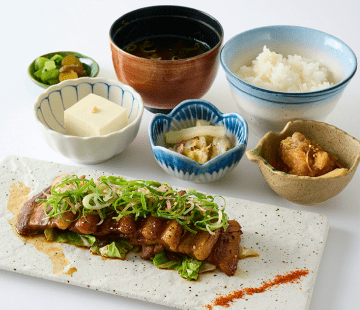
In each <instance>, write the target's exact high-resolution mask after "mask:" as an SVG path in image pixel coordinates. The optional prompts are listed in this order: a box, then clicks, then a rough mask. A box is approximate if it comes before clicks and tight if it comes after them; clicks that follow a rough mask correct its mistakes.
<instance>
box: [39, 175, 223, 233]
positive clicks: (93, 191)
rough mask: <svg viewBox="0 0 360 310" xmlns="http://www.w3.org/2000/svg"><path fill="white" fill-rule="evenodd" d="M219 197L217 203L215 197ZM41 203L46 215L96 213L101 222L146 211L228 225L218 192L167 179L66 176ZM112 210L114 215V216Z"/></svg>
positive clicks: (205, 226) (189, 225)
mask: <svg viewBox="0 0 360 310" xmlns="http://www.w3.org/2000/svg"><path fill="white" fill-rule="evenodd" d="M217 197H220V198H222V199H223V202H224V206H223V207H219V205H218V204H217V203H216V202H215V198H217ZM37 201H39V202H42V203H44V212H45V214H46V216H48V217H58V216H61V217H62V215H63V214H64V213H66V212H73V213H74V214H77V215H78V216H77V217H76V219H77V218H79V217H80V215H84V217H85V218H86V214H95V213H96V214H99V216H100V218H101V222H100V223H99V224H101V223H102V222H103V220H104V218H106V216H107V215H108V214H112V216H113V219H120V218H122V217H123V216H125V215H130V216H133V217H134V218H135V220H137V219H139V218H141V217H143V218H145V217H146V216H147V215H151V216H154V217H162V218H165V219H175V220H176V221H177V222H178V223H179V224H180V225H181V226H182V227H183V228H184V229H186V230H189V231H191V232H194V233H196V229H200V230H204V231H208V232H209V233H211V234H213V231H214V230H216V229H218V228H221V227H223V228H224V229H225V230H226V228H227V226H228V217H227V215H226V213H225V212H224V209H225V200H224V198H223V197H221V196H211V195H206V194H204V193H199V192H197V191H195V190H193V189H189V190H188V191H187V192H185V191H180V192H179V191H177V190H175V189H173V188H172V187H171V185H170V184H168V183H160V182H154V181H143V180H126V179H125V178H123V177H117V176H102V177H100V178H99V179H98V180H94V179H89V180H88V179H85V178H79V177H78V176H76V175H73V176H66V177H64V178H63V179H62V180H61V182H58V183H57V184H56V185H55V186H53V187H52V188H51V192H50V194H48V195H47V198H46V199H39V200H37ZM114 214H115V216H114Z"/></svg>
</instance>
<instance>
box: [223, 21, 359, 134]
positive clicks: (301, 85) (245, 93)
mask: <svg viewBox="0 0 360 310" xmlns="http://www.w3.org/2000/svg"><path fill="white" fill-rule="evenodd" d="M220 62H221V65H222V67H223V69H224V71H225V74H226V77H227V80H228V82H229V85H230V89H231V93H232V95H233V97H234V98H235V100H236V103H237V106H238V108H239V112H240V113H241V114H242V115H243V116H244V118H245V119H246V121H247V122H248V125H249V128H250V129H251V130H252V131H253V132H254V133H255V134H257V135H258V136H263V135H265V134H266V133H267V132H269V131H273V132H279V131H281V130H282V128H283V127H284V126H285V125H286V124H287V122H289V121H291V120H295V119H310V120H316V121H324V120H325V119H326V117H327V116H328V114H330V113H331V112H332V111H333V109H334V108H335V106H336V104H337V103H338V101H339V99H340V97H341V94H342V93H343V91H344V89H345V87H346V86H347V85H348V83H349V82H350V80H351V78H352V77H353V76H354V74H355V72H356V68H357V60H356V56H355V54H354V52H353V51H352V50H351V48H350V47H349V46H347V45H346V44H345V43H344V42H342V41H341V40H339V39H337V38H336V37H334V36H332V35H329V34H327V33H324V32H321V31H318V30H314V29H310V28H304V27H298V26H268V27H262V28H256V29H252V30H248V31H245V32H243V33H240V34H238V35H236V36H234V37H233V38H231V39H230V40H229V41H227V43H226V44H225V45H224V47H223V49H222V51H221V54H220Z"/></svg>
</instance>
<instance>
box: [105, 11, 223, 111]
mask: <svg viewBox="0 0 360 310" xmlns="http://www.w3.org/2000/svg"><path fill="white" fill-rule="evenodd" d="M160 36H176V37H182V38H184V37H185V38H191V39H195V40H197V41H199V42H201V43H205V44H206V45H208V47H209V50H208V51H207V52H205V53H203V54H200V55H198V56H194V57H191V58H186V59H180V60H154V59H147V58H142V57H138V56H134V55H132V54H130V53H128V52H126V51H125V47H126V46H128V45H129V44H131V43H134V42H137V41H139V40H142V39H151V38H154V37H160ZM223 36H224V35H223V29H222V26H221V25H220V23H219V22H218V21H217V20H215V19H214V18H213V17H211V16H210V15H208V14H206V13H204V12H201V11H198V10H196V9H192V8H187V7H181V6H151V7H145V8H141V9H138V10H135V11H132V12H129V13H127V14H125V15H124V16H122V17H120V18H119V19H117V20H116V21H115V22H114V23H113V25H112V26H111V28H110V46H111V53H112V60H113V64H114V68H115V72H116V76H117V78H118V80H119V81H121V82H122V83H124V84H128V85H130V86H131V87H133V88H134V89H135V90H136V91H137V92H138V93H139V94H140V95H141V96H142V98H143V100H144V104H145V108H147V109H148V110H150V111H151V112H154V113H158V112H160V113H169V112H170V111H171V110H172V109H173V108H174V107H175V106H176V105H177V104H179V103H180V102H182V101H184V100H186V99H198V98H201V97H202V96H203V95H204V94H205V93H206V92H207V91H208V90H209V88H210V86H211V85H212V83H213V81H214V79H215V77H216V74H217V71H218V69H219V63H220V62H219V52H220V47H221V44H222V41H223Z"/></svg>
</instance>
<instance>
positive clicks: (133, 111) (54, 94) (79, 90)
mask: <svg viewBox="0 0 360 310" xmlns="http://www.w3.org/2000/svg"><path fill="white" fill-rule="evenodd" d="M90 93H93V94H96V95H99V96H102V97H104V98H106V99H108V100H110V101H112V102H114V103H116V104H119V105H121V106H122V107H124V108H125V109H126V110H127V112H128V121H129V125H128V126H126V127H124V128H123V129H121V130H119V131H115V132H113V133H109V134H107V135H104V136H97V137H78V136H69V135H65V128H64V111H65V110H66V109H68V108H70V107H71V106H72V105H74V104H75V103H76V102H78V101H79V100H81V99H82V98H84V97H85V96H87V95H88V94H90ZM143 112H144V103H143V100H142V98H141V96H140V95H139V94H138V93H137V92H136V91H135V90H134V89H133V88H131V87H130V86H127V85H125V84H123V83H121V82H119V81H115V80H109V79H105V78H81V79H74V80H67V81H64V82H62V83H59V84H57V85H54V86H51V87H49V88H48V89H47V90H46V91H45V92H44V93H43V94H41V95H40V96H39V98H38V100H37V102H36V103H35V106H34V113H35V119H36V121H37V123H38V125H39V127H40V130H41V132H42V134H43V137H44V138H45V141H46V142H47V144H48V145H49V146H50V148H52V149H53V150H54V151H56V152H59V153H61V154H62V155H63V156H65V157H67V158H69V159H71V160H72V161H75V162H78V163H81V164H97V163H100V162H103V161H105V160H108V159H109V158H111V157H113V156H115V155H117V154H119V153H121V152H122V151H124V150H125V148H126V147H127V146H128V145H129V144H130V143H131V142H132V141H133V140H134V139H135V137H136V135H137V133H138V131H139V127H140V122H141V119H142V116H143Z"/></svg>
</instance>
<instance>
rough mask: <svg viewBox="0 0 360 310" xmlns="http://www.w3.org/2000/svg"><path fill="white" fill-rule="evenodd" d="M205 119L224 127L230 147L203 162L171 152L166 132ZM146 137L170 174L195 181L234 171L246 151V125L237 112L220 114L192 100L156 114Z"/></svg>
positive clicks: (161, 165) (206, 104)
mask: <svg viewBox="0 0 360 310" xmlns="http://www.w3.org/2000/svg"><path fill="white" fill-rule="evenodd" d="M199 119H200V120H206V121H208V122H210V123H211V124H212V125H214V126H223V127H224V128H225V132H226V136H227V137H228V138H229V139H230V141H231V143H232V146H233V148H231V149H230V150H228V151H226V152H225V153H223V154H220V155H218V156H217V157H215V158H213V159H211V160H209V161H208V162H206V163H204V164H199V163H197V162H196V161H194V160H192V159H190V158H188V157H186V156H184V155H182V154H179V153H177V152H174V151H172V150H170V149H169V146H168V145H167V144H166V142H165V133H166V132H168V131H176V130H180V129H184V128H188V127H193V126H195V125H196V121H197V120H199ZM149 139H150V145H151V148H152V151H153V154H154V157H155V159H156V161H157V162H158V164H159V165H160V167H162V168H163V169H164V170H165V171H166V172H168V173H169V174H171V175H173V176H175V177H177V178H179V179H181V180H184V181H191V182H196V183H205V182H212V181H215V180H218V179H220V178H222V177H224V175H225V174H226V173H228V172H229V171H231V170H233V169H234V168H235V167H236V165H237V164H238V163H239V161H240V159H241V158H242V156H243V155H244V153H245V150H246V146H247V139H248V126H247V123H246V121H245V119H244V118H243V117H242V116H241V115H240V114H239V113H227V114H223V113H221V112H220V111H219V110H218V109H217V108H216V107H215V106H214V105H213V104H211V103H210V102H207V101H204V100H200V99H192V100H185V101H183V102H182V103H181V104H179V105H178V106H177V107H176V108H175V109H174V110H173V111H172V112H171V113H170V114H168V115H165V114H156V115H155V116H154V118H153V119H152V121H151V122H150V124H149Z"/></svg>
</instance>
